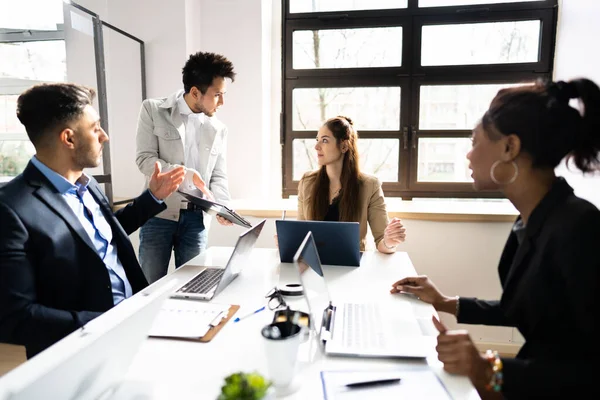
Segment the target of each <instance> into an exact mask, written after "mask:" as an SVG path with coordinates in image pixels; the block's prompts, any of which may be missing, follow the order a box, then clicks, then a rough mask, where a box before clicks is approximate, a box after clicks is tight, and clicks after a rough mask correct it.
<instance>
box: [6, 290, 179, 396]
mask: <svg viewBox="0 0 600 400" xmlns="http://www.w3.org/2000/svg"><path fill="white" fill-rule="evenodd" d="M174 284H175V281H172V282H169V283H167V284H165V285H163V286H160V287H158V288H157V289H156V290H154V291H153V292H152V293H150V294H145V293H144V292H142V293H138V294H136V295H135V296H133V297H131V298H129V299H126V300H123V301H122V302H121V303H119V304H118V305H117V306H116V307H114V308H112V309H110V310H108V311H107V312H105V313H104V314H102V315H100V316H99V317H97V318H95V319H93V320H92V321H90V322H88V323H87V324H86V325H84V326H83V327H81V328H80V329H78V330H76V331H75V332H73V333H71V334H70V335H68V336H66V337H64V338H63V339H61V340H60V341H58V342H57V343H55V344H54V345H52V346H50V347H49V348H47V349H46V350H44V351H43V352H41V353H40V354H38V355H36V356H35V357H33V358H31V359H30V360H28V361H27V362H26V363H23V364H21V365H20V366H19V367H17V368H15V369H14V370H12V371H10V372H9V373H7V374H6V375H4V376H2V377H1V378H0V399H3V400H34V399H47V398H52V399H77V400H88V399H90V400H91V399H99V398H103V399H104V398H114V397H113V396H116V395H115V391H117V390H122V388H123V387H125V386H127V385H126V384H127V382H124V381H123V378H124V377H125V376H126V374H127V371H128V369H129V365H130V364H131V362H132V361H133V359H134V357H135V355H136V354H137V352H138V349H139V348H140V346H141V345H142V342H143V341H144V340H146V338H147V336H148V332H149V330H150V327H151V326H152V323H153V322H154V318H155V317H156V315H157V314H158V312H159V311H160V309H161V307H162V304H163V302H164V301H165V299H166V298H167V297H168V296H169V294H170V293H171V292H172V291H173V289H174V288H175V285H174ZM147 290H148V289H146V291H147Z"/></svg>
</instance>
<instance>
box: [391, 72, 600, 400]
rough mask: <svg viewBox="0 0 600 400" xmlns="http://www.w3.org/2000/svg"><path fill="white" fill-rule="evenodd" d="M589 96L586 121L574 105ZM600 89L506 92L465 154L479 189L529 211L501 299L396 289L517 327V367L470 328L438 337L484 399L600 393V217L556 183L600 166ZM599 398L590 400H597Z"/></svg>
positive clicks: (450, 362)
mask: <svg viewBox="0 0 600 400" xmlns="http://www.w3.org/2000/svg"><path fill="white" fill-rule="evenodd" d="M570 99H579V100H580V103H581V105H582V106H583V107H582V112H579V111H578V110H577V109H575V108H573V107H571V106H570V105H569V100H570ZM599 151H600V89H599V88H598V86H596V84H594V83H593V82H591V81H589V80H587V79H577V80H573V81H570V82H568V83H565V82H557V83H549V84H542V83H537V84H535V85H528V86H520V87H515V88H510V89H503V90H501V91H500V92H498V94H497V96H496V97H495V98H494V100H493V101H492V103H491V105H490V108H489V110H488V111H487V112H486V113H485V115H484V116H483V118H482V120H481V123H480V124H479V125H478V126H477V127H476V128H475V130H474V131H473V148H472V149H471V151H470V152H469V154H468V155H467V158H468V159H469V161H470V168H471V169H472V171H473V180H474V186H475V188H476V189H481V190H483V189H486V190H487V189H495V190H498V189H500V190H502V191H503V192H504V194H505V195H506V197H507V198H508V199H509V200H510V201H511V202H512V203H513V204H514V206H515V207H516V208H517V209H518V210H519V212H520V216H519V217H518V219H517V221H516V222H515V224H514V225H513V228H512V232H511V233H510V236H509V238H508V241H507V243H506V246H505V248H504V251H503V253H502V256H501V258H500V263H499V267H498V272H499V275H500V282H501V284H502V289H503V292H502V297H501V299H500V301H484V300H478V299H475V298H465V297H448V296H445V295H443V294H442V293H441V292H440V291H439V290H438V289H437V288H436V286H435V285H434V284H433V282H431V281H430V280H429V279H428V278H427V277H426V276H419V277H408V278H405V279H402V280H400V281H398V282H395V283H394V284H393V286H392V290H391V292H392V293H400V292H408V293H412V294H415V295H416V296H418V297H419V298H420V299H421V300H422V301H424V302H426V303H430V304H432V305H433V306H434V307H435V308H436V310H438V311H443V312H448V313H451V314H454V315H456V317H457V320H458V322H460V323H468V324H483V325H497V326H511V327H516V328H518V329H519V331H520V332H521V334H522V335H523V336H524V338H525V344H524V345H523V347H522V348H521V350H520V351H519V353H518V354H517V356H516V357H515V358H505V357H500V356H498V355H497V353H494V352H492V351H491V350H490V351H488V352H487V353H486V355H482V354H480V352H479V351H478V350H477V348H476V347H475V345H474V343H473V341H472V339H471V337H470V336H469V334H468V333H467V332H466V331H448V330H446V328H445V327H444V326H443V325H442V324H441V323H440V322H439V321H437V320H436V319H435V318H434V324H435V325H436V327H437V328H438V330H439V331H440V335H439V336H438V345H437V348H436V349H437V352H438V358H439V359H440V361H442V362H443V363H444V369H445V370H446V371H448V372H450V373H456V374H459V375H465V376H468V377H469V378H470V380H471V382H472V383H473V385H474V386H475V387H476V388H477V390H478V391H479V393H480V395H482V397H483V398H508V399H532V398H540V399H541V398H543V399H548V398H565V399H566V398H569V399H571V398H583V393H584V392H585V391H589V392H591V393H596V395H594V396H592V397H593V398H597V397H595V396H598V392H599V389H598V383H597V382H596V381H595V380H596V379H598V372H599V370H600V368H598V365H599V364H598V363H599V362H600V351H599V347H598V346H597V341H598V339H599V338H600V311H599V310H600V300H599V299H600V211H599V210H598V209H597V208H596V207H595V206H594V205H592V204H590V203H589V202H587V201H585V200H583V199H580V198H579V197H577V196H575V195H574V194H573V189H572V188H571V187H570V186H569V185H568V184H567V182H566V181H565V180H564V179H562V178H559V177H556V175H555V172H554V170H555V168H556V166H557V165H558V164H559V163H560V162H561V160H563V159H564V158H565V157H568V158H569V159H570V160H572V161H574V164H575V165H576V166H577V168H578V169H580V170H581V171H583V172H589V171H593V170H597V169H598V167H599V165H600V160H599ZM587 398H589V397H587Z"/></svg>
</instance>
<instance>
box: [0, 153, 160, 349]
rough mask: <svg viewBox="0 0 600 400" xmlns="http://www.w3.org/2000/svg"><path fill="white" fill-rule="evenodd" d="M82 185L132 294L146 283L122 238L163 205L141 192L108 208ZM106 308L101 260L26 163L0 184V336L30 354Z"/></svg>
mask: <svg viewBox="0 0 600 400" xmlns="http://www.w3.org/2000/svg"><path fill="white" fill-rule="evenodd" d="M89 191H90V193H91V195H92V196H93V197H94V199H95V200H96V201H97V202H98V204H99V205H100V208H101V210H102V212H103V214H104V216H105V218H106V220H107V221H108V223H109V224H110V226H111V227H112V230H113V245H114V246H116V248H117V252H118V256H119V260H121V263H122V264H123V268H124V269H125V272H126V274H127V278H128V280H129V282H130V283H131V287H132V289H133V292H134V293H135V292H138V291H139V290H141V289H142V288H144V287H145V286H147V284H148V283H147V281H146V278H145V277H144V274H143V272H142V270H141V268H140V265H139V263H138V261H137V258H136V255H135V252H134V250H133V247H132V245H131V242H130V241H129V238H128V237H127V236H128V235H129V234H130V233H132V232H134V231H135V230H137V229H138V228H139V227H140V226H141V225H142V224H144V222H146V220H148V219H149V218H150V217H152V216H154V215H155V214H157V213H158V212H160V211H162V210H163V209H164V208H165V205H164V204H158V203H157V202H156V201H155V200H154V199H153V198H152V195H151V194H150V193H149V192H147V191H146V192H144V193H143V194H142V195H141V196H140V197H138V198H137V199H135V200H134V202H133V203H132V204H130V205H128V206H127V207H125V208H123V209H121V210H119V211H118V212H117V213H116V214H113V212H112V211H111V208H110V206H109V204H108V201H107V198H106V197H105V196H104V194H103V193H102V192H101V191H100V189H99V187H98V184H97V182H96V181H95V180H93V179H92V180H91V181H90V184H89ZM111 307H113V297H112V290H111V284H110V278H109V275H108V271H107V269H106V266H105V264H104V262H103V261H102V259H101V258H100V256H99V255H98V253H97V252H96V249H95V248H94V246H93V244H92V241H91V240H90V238H89V236H88V235H87V233H86V232H85V230H84V229H83V227H82V225H81V224H80V222H79V220H78V219H77V216H76V215H75V213H73V211H72V210H71V208H70V207H69V205H68V204H67V202H66V201H65V200H64V199H63V198H62V196H61V194H60V193H58V191H57V190H56V189H55V188H54V186H53V185H52V184H51V183H50V182H49V181H48V180H47V178H46V177H45V176H44V175H43V174H42V173H41V172H40V171H39V170H38V169H37V168H36V167H35V166H34V165H33V164H31V163H29V165H28V166H27V168H26V169H25V171H23V174H21V175H19V176H18V177H16V178H15V179H13V180H12V181H11V182H10V183H8V184H7V185H6V186H4V187H2V188H1V189H0V342H9V343H14V344H21V345H25V346H26V348H27V356H28V357H32V356H33V355H35V354H37V353H39V352H40V351H42V350H44V349H45V348H47V347H49V346H50V345H52V344H53V343H55V342H57V341H58V340H60V339H61V338H63V337H64V336H66V335H67V334H69V333H70V332H72V331H74V330H76V329H77V328H79V327H81V326H82V325H84V324H85V323H87V322H88V321H90V320H91V319H93V318H95V317H97V316H98V315H100V314H101V313H102V312H104V311H106V310H108V309H110V308H111Z"/></svg>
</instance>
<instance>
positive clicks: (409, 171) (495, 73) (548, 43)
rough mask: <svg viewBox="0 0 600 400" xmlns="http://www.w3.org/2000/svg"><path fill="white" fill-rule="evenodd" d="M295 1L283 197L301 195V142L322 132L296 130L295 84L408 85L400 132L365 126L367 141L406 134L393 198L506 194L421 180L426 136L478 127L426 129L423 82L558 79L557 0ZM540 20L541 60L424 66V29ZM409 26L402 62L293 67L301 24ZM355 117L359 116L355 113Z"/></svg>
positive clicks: (287, 57)
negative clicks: (359, 5)
mask: <svg viewBox="0 0 600 400" xmlns="http://www.w3.org/2000/svg"><path fill="white" fill-rule="evenodd" d="M289 2H290V0H284V2H283V7H282V17H283V20H282V29H283V31H282V32H283V43H282V55H283V57H282V81H283V85H282V103H283V104H282V110H283V113H282V118H281V146H282V184H283V187H282V195H283V197H289V196H290V195H297V193H298V191H297V188H298V181H294V180H293V140H294V139H301V138H313V137H314V136H315V134H316V131H297V130H294V129H293V125H292V124H293V108H292V107H293V104H292V102H293V96H292V93H293V90H294V89H296V88H320V87H365V86H366V87H368V86H400V87H401V106H400V127H399V130H397V131H368V130H361V131H359V137H360V138H361V139H363V138H364V139H378V138H379V139H385V138H393V139H398V140H400V145H399V152H400V154H399V157H398V158H399V162H398V168H399V169H398V175H399V181H398V182H383V185H382V186H383V190H384V193H385V195H386V196H388V197H402V198H404V199H411V198H413V197H456V198H499V197H503V195H502V194H501V193H500V192H476V191H475V190H474V189H473V185H472V184H471V183H459V182H419V181H418V180H417V178H418V169H417V168H418V165H419V160H418V140H419V139H420V138H452V137H457V138H459V137H460V138H464V137H470V136H471V130H421V129H420V128H419V126H418V124H419V107H420V105H419V100H420V99H419V96H420V87H421V86H422V85H436V84H437V85H447V84H493V83H514V82H521V81H524V80H531V81H533V80H535V79H538V78H542V79H548V78H551V77H552V72H553V60H554V50H555V41H556V35H555V34H556V27H557V15H558V1H557V0H543V1H535V2H526V3H503V4H481V5H470V6H442V7H427V8H419V7H418V0H408V7H407V8H405V9H392V10H389V9H384V10H362V11H340V12H315V13H290V12H289V9H290V7H289V6H290V4H289ZM528 20H540V21H541V24H540V37H539V40H540V44H539V59H538V61H537V62H532V63H506V64H484V65H448V66H421V65H420V60H421V42H422V27H423V26H427V25H451V24H468V23H485V22H509V21H510V22H512V21H528ZM384 26H385V27H388V26H389V27H392V26H401V27H402V28H403V30H402V65H401V66H400V67H375V68H339V69H334V68H321V69H302V70H295V69H293V60H292V57H293V43H292V41H293V32H294V31H295V30H323V29H343V28H345V29H353V28H368V27H384ZM351 117H352V116H351Z"/></svg>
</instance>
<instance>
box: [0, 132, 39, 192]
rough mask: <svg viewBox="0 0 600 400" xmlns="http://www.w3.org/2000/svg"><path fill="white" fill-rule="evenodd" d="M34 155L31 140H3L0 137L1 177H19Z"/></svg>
mask: <svg viewBox="0 0 600 400" xmlns="http://www.w3.org/2000/svg"><path fill="white" fill-rule="evenodd" d="M34 154H35V148H34V147H33V144H31V142H30V141H29V140H2V136H1V135H0V177H7V176H11V177H12V176H17V175H19V174H20V173H21V172H23V170H24V169H25V167H26V166H27V163H28V162H29V160H30V159H31V157H32V156H33V155H34ZM0 181H2V179H1V178H0Z"/></svg>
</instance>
